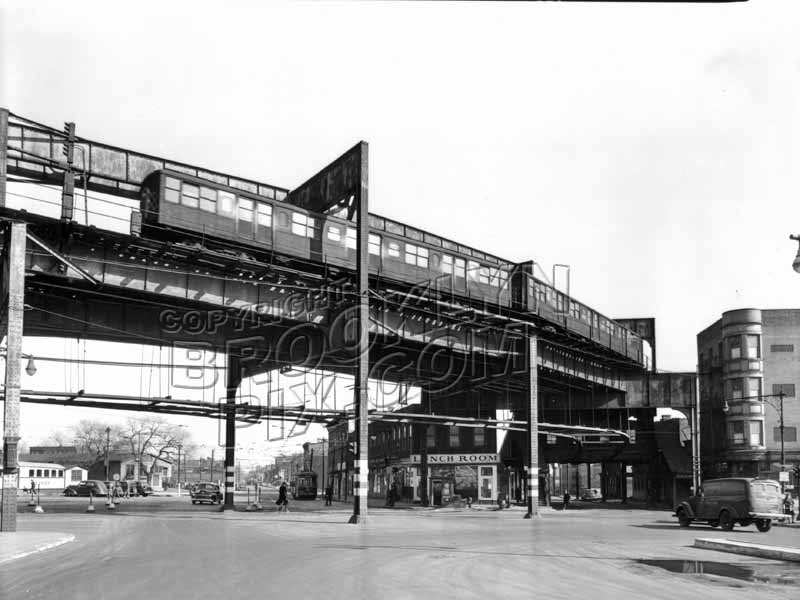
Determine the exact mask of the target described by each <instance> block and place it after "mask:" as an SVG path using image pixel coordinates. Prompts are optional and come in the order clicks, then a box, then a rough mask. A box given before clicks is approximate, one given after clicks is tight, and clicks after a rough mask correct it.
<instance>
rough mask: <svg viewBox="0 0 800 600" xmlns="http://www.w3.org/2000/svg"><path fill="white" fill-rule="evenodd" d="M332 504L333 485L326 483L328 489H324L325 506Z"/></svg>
mask: <svg viewBox="0 0 800 600" xmlns="http://www.w3.org/2000/svg"><path fill="white" fill-rule="evenodd" d="M332 504H333V483H331V482H328V487H326V488H325V506H331V505H332Z"/></svg>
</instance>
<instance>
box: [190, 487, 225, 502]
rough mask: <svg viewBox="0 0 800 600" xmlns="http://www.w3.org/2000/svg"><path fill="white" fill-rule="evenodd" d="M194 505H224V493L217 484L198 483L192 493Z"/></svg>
mask: <svg viewBox="0 0 800 600" xmlns="http://www.w3.org/2000/svg"><path fill="white" fill-rule="evenodd" d="M190 495H191V497H192V504H202V503H203V502H208V503H209V504H214V503H215V502H216V503H217V504H222V492H221V491H220V489H219V486H218V485H217V484H216V483H197V484H195V486H194V488H193V489H192V491H191V492H190Z"/></svg>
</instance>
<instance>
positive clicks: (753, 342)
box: [744, 335, 761, 358]
mask: <svg viewBox="0 0 800 600" xmlns="http://www.w3.org/2000/svg"><path fill="white" fill-rule="evenodd" d="M760 337H761V336H758V335H746V336H744V341H745V344H746V348H747V358H761V339H760Z"/></svg>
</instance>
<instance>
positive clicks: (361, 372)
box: [349, 142, 369, 523]
mask: <svg viewBox="0 0 800 600" xmlns="http://www.w3.org/2000/svg"><path fill="white" fill-rule="evenodd" d="M360 154H361V165H360V169H359V175H360V178H361V182H360V185H359V187H358V190H357V196H358V197H357V198H355V199H354V201H355V202H357V203H358V204H357V207H358V213H357V216H356V229H357V238H356V278H357V279H358V292H357V293H358V300H357V301H358V316H357V321H358V323H357V325H358V357H357V359H356V360H357V365H356V376H355V389H354V390H353V393H354V394H355V398H354V400H355V409H356V410H355V416H356V439H357V445H356V457H355V465H354V466H355V469H354V474H353V516H352V517H350V521H349V522H350V523H365V522H366V519H367V492H368V489H369V488H368V485H369V484H368V482H369V467H368V465H369V455H368V446H369V429H368V428H369V425H368V421H367V417H368V414H367V411H368V409H369V396H368V387H367V385H368V379H369V199H368V194H367V182H368V181H369V169H368V168H369V165H368V154H369V153H368V147H367V143H366V142H361V153H360Z"/></svg>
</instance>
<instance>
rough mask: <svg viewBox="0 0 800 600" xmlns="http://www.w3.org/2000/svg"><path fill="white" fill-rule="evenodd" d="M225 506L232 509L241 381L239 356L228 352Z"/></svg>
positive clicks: (212, 458)
mask: <svg viewBox="0 0 800 600" xmlns="http://www.w3.org/2000/svg"><path fill="white" fill-rule="evenodd" d="M225 379H226V382H225V506H224V507H223V509H224V510H233V494H234V469H235V467H236V390H237V389H238V388H239V384H240V383H241V382H242V369H241V365H240V362H239V357H238V356H236V355H235V354H233V353H229V354H228V365H227V369H226V373H225ZM211 469H212V472H211V473H212V479H211V480H212V481H213V480H214V479H213V473H214V472H213V469H214V450H213V449H212V450H211Z"/></svg>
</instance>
